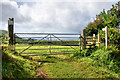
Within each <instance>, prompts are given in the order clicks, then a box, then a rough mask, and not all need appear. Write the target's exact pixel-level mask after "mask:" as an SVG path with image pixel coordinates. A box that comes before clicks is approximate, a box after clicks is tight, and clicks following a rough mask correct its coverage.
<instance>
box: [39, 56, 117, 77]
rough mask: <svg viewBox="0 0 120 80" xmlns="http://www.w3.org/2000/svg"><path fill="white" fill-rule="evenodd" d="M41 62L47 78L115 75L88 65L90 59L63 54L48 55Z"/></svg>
mask: <svg viewBox="0 0 120 80" xmlns="http://www.w3.org/2000/svg"><path fill="white" fill-rule="evenodd" d="M49 58H51V61H50V62H45V63H43V64H42V67H41V68H40V69H41V70H43V71H45V73H44V74H45V76H47V78H109V77H112V78H113V77H117V75H113V74H112V73H111V72H110V71H108V70H107V71H106V70H103V69H102V68H97V67H95V66H91V65H89V63H90V59H88V58H81V59H79V60H76V59H70V58H69V57H66V56H64V55H61V56H49V57H47V58H46V60H47V59H48V60H50V59H49Z"/></svg>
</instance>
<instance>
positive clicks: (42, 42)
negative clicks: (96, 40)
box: [14, 33, 81, 56]
mask: <svg viewBox="0 0 120 80" xmlns="http://www.w3.org/2000/svg"><path fill="white" fill-rule="evenodd" d="M80 37H81V34H71V33H14V42H15V51H16V52H17V53H19V54H20V55H22V56H38V55H60V54H74V53H80V51H81V40H80Z"/></svg>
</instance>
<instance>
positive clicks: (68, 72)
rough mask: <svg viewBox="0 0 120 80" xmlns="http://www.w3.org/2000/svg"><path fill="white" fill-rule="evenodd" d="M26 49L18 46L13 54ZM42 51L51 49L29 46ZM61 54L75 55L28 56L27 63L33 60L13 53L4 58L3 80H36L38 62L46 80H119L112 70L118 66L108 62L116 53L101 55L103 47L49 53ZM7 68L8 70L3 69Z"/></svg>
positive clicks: (108, 52)
mask: <svg viewBox="0 0 120 80" xmlns="http://www.w3.org/2000/svg"><path fill="white" fill-rule="evenodd" d="M19 46H20V47H19ZM27 47H28V45H26V46H23V47H21V45H17V46H16V50H17V49H22V50H24V49H25V48H27ZM42 48H45V49H46V48H50V46H32V47H31V48H30V49H42ZM51 48H68V46H51ZM74 48H75V49H76V50H78V51H79V48H76V47H75V46H74ZM22 50H17V52H18V53H19V52H21V51H22ZM62 51H63V52H65V51H72V52H74V54H65V55H47V56H31V57H29V59H32V61H31V60H29V59H25V58H23V57H20V56H16V55H14V54H13V53H10V54H7V55H6V56H5V57H6V58H5V59H4V60H5V61H4V63H3V72H4V73H3V76H4V77H8V78H9V77H14V78H18V77H22V78H24V77H34V78H36V77H38V76H37V75H36V74H35V66H36V64H37V63H38V62H42V64H41V66H40V68H41V70H43V71H44V74H45V75H47V78H119V73H117V72H115V71H114V70H113V68H115V69H116V68H117V66H113V65H116V64H115V63H114V61H115V60H113V59H109V58H110V56H109V55H108V54H110V53H111V54H112V53H113V51H115V50H111V49H110V50H108V51H104V47H103V46H101V48H96V49H91V50H88V49H86V50H84V51H82V52H81V54H80V53H77V52H75V51H74V49H71V48H70V49H60V50H59V49H53V50H52V52H62ZM111 51H112V52H111ZM25 52H27V53H28V54H30V52H32V53H31V54H40V52H42V53H45V54H50V53H49V50H26V51H25ZM36 52H38V53H36ZM7 53H8V52H7ZM116 54H117V53H116ZM22 55H26V54H22ZM7 56H9V58H7ZM10 56H11V57H10ZM9 60H10V61H9ZM112 60H113V61H112ZM105 61H106V62H105ZM11 64H12V65H11ZM31 64H32V65H31ZM6 66H10V67H9V68H8V69H6ZM13 66H14V67H15V70H13V68H12V67H13ZM10 68H11V70H10ZM37 68H38V67H37ZM118 68H119V67H118ZM38 69H39V68H38ZM17 71H20V72H21V73H20V74H19V75H18V74H17ZM31 73H32V74H31Z"/></svg>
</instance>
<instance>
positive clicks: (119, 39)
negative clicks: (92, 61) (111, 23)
mask: <svg viewBox="0 0 120 80" xmlns="http://www.w3.org/2000/svg"><path fill="white" fill-rule="evenodd" d="M100 36H101V40H102V41H103V42H104V41H105V32H103V31H100ZM111 44H112V45H113V44H115V45H119V44H120V33H119V30H118V29H117V28H108V45H111Z"/></svg>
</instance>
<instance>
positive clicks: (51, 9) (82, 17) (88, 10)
mask: <svg viewBox="0 0 120 80" xmlns="http://www.w3.org/2000/svg"><path fill="white" fill-rule="evenodd" d="M112 4H113V3H108V2H107V3H105V2H36V3H32V5H31V3H30V2H29V3H24V4H23V5H21V6H20V8H18V5H17V3H16V2H10V1H8V2H4V3H3V9H4V11H3V14H2V15H3V21H4V22H5V21H6V22H7V20H6V19H7V18H8V17H14V18H15V22H16V24H15V31H16V32H80V31H81V29H83V28H84V27H86V25H87V24H88V23H89V22H90V20H91V18H93V19H94V18H95V15H96V14H98V13H100V11H102V9H103V8H105V9H109V8H110V7H111V5H112ZM4 19H5V20H4Z"/></svg>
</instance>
